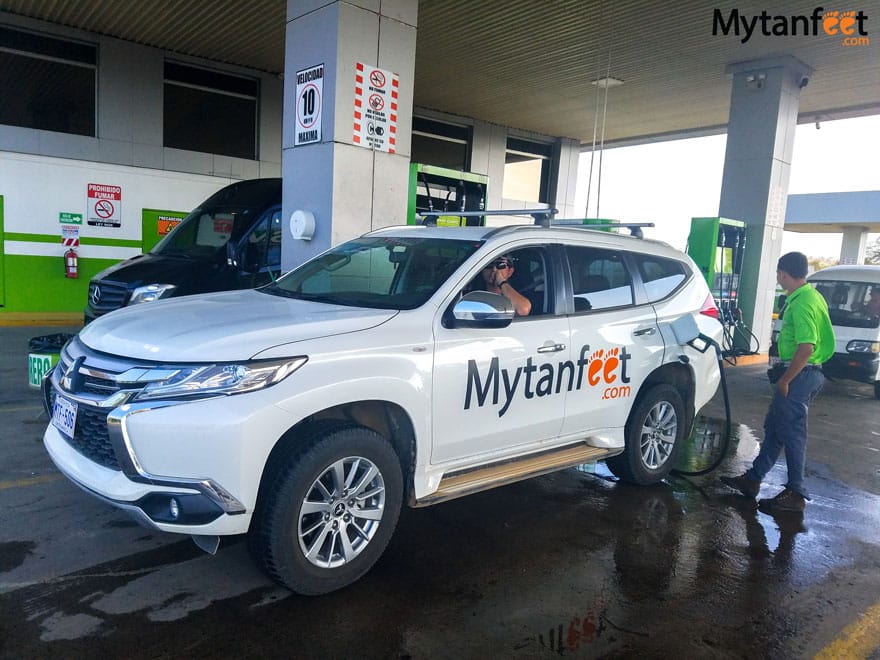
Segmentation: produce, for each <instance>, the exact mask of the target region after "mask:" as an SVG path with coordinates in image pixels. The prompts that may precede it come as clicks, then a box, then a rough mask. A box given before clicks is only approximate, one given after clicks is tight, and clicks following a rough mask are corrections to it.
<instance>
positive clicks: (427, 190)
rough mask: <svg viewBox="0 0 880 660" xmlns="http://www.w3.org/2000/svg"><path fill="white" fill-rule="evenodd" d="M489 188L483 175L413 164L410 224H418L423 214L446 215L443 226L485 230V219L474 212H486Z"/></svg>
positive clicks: (408, 210)
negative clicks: (419, 217) (470, 226)
mask: <svg viewBox="0 0 880 660" xmlns="http://www.w3.org/2000/svg"><path fill="white" fill-rule="evenodd" d="M488 184H489V177H487V176H485V175H483V174H477V173H475V172H462V171H459V170H452V169H448V168H445V167H437V166H435V165H424V164H422V163H410V177H409V204H408V209H407V222H408V223H409V224H416V223H418V222H419V220H418V216H419V215H420V214H423V213H431V212H434V211H442V214H440V215H438V217H437V224H438V225H440V226H447V227H462V226H466V225H475V226H482V225H483V224H484V222H485V218H484V217H482V216H481V215H479V214H476V213H473V212H474V211H482V210H484V209H485V208H486V189H487V187H488ZM459 213H465V215H458V214H459Z"/></svg>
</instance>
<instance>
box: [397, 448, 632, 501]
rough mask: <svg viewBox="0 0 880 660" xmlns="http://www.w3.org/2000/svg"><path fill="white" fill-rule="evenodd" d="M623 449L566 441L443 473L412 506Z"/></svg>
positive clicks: (531, 475)
mask: <svg viewBox="0 0 880 660" xmlns="http://www.w3.org/2000/svg"><path fill="white" fill-rule="evenodd" d="M622 451H623V449H622V448H618V449H603V448H599V447H590V446H588V445H584V444H578V445H574V446H572V445H569V446H568V447H563V448H562V449H553V450H551V451H547V452H542V453H540V454H532V455H530V456H526V457H524V458H520V459H516V460H513V461H505V462H502V463H493V464H492V465H487V466H485V467H480V468H476V469H474V470H468V471H467V472H456V473H453V474H449V475H447V476H445V477H443V479H442V480H441V481H440V487H439V488H438V489H437V490H436V491H435V492H433V493H431V494H430V495H427V496H425V497H423V498H422V499H420V500H416V503H415V505H414V506H416V507H421V506H429V505H431V504H437V503H438V502H445V501H446V500H452V499H455V498H456V497H462V496H464V495H470V494H471V493H477V492H479V491H481V490H489V489H490V488H496V487H498V486H506V485H507V484H512V483H515V482H517V481H522V480H524V479H529V478H531V477H537V476H539V475H542V474H547V473H549V472H556V471H557V470H562V469H565V468H569V467H573V466H575V465H581V464H582V463H595V462H597V461H601V460H603V459H606V458H609V457H611V456H616V455H617V454H619V453H621V452H622Z"/></svg>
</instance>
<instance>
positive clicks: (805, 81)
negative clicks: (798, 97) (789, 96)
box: [798, 76, 810, 89]
mask: <svg viewBox="0 0 880 660" xmlns="http://www.w3.org/2000/svg"><path fill="white" fill-rule="evenodd" d="M809 84H810V76H802V77H801V81H800V83H798V87H800V88H801V89H803V88H804V87H806V86H807V85H809Z"/></svg>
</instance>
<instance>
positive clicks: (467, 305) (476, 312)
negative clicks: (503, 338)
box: [452, 291, 516, 328]
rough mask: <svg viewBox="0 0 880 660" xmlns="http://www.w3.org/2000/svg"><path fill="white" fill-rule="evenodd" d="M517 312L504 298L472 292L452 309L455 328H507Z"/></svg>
mask: <svg viewBox="0 0 880 660" xmlns="http://www.w3.org/2000/svg"><path fill="white" fill-rule="evenodd" d="M514 316H516V310H514V308H513V304H511V302H510V301H509V300H508V299H507V298H505V297H504V296H502V295H500V294H497V293H489V292H488V291H471V292H470V293H467V294H465V295H464V296H462V298H461V300H459V301H458V302H457V303H455V306H454V307H453V308H452V319H453V327H456V328H506V327H507V326H508V325H510V322H511V321H512V320H513V317H514Z"/></svg>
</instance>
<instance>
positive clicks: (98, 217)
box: [86, 183, 122, 227]
mask: <svg viewBox="0 0 880 660" xmlns="http://www.w3.org/2000/svg"><path fill="white" fill-rule="evenodd" d="M86 209H87V212H88V223H89V224H90V225H92V226H93V227H121V226H122V187H121V186H112V185H108V184H105V183H90V184H89V185H88V188H87V194H86Z"/></svg>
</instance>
